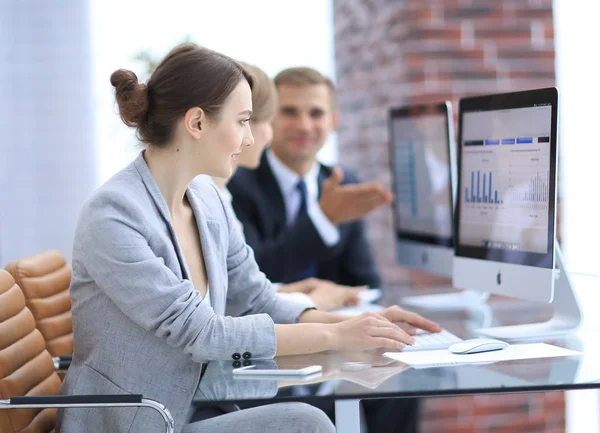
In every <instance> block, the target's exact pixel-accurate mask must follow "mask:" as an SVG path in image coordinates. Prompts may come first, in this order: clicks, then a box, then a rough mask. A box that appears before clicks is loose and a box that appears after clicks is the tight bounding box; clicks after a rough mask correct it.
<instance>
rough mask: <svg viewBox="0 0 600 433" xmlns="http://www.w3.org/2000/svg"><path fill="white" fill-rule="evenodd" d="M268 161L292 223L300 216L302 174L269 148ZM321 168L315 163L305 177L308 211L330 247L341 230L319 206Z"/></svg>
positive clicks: (336, 240)
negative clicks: (299, 187)
mask: <svg viewBox="0 0 600 433" xmlns="http://www.w3.org/2000/svg"><path fill="white" fill-rule="evenodd" d="M267 162H268V163H269V166H270V167H271V171H272V172H273V175H274V176H275V179H276V180H277V183H278V184H279V189H280V190H281V195H282V196H283V202H284V204H285V210H286V215H287V223H288V225H292V224H293V223H294V221H295V220H296V217H297V216H298V211H299V210H300V204H301V201H302V197H301V194H300V191H298V188H297V186H298V182H299V181H300V176H298V174H297V173H296V172H295V171H293V170H292V169H290V168H289V167H288V166H287V165H285V164H284V163H283V162H281V160H280V159H279V158H277V156H276V155H275V154H274V153H273V152H271V150H267ZM319 170H320V166H319V163H315V165H314V166H313V168H311V169H310V171H309V172H308V173H306V175H305V176H304V178H303V179H304V182H305V183H306V190H307V197H306V212H307V213H308V216H309V218H310V220H311V221H312V223H313V224H314V226H315V227H316V229H317V231H318V232H319V235H320V236H321V239H322V240H323V243H324V244H325V245H327V246H328V247H332V246H334V245H336V244H337V243H338V242H339V241H340V231H339V230H338V228H337V227H336V226H335V225H334V224H333V223H332V222H331V221H330V220H329V218H327V216H325V214H324V213H323V211H322V210H321V206H319Z"/></svg>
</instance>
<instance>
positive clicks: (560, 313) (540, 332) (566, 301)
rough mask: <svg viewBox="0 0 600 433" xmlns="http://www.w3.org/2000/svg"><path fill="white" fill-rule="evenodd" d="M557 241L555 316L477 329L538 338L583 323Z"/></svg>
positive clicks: (503, 335) (491, 334) (486, 333)
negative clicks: (529, 321) (524, 322)
mask: <svg viewBox="0 0 600 433" xmlns="http://www.w3.org/2000/svg"><path fill="white" fill-rule="evenodd" d="M554 245H555V247H554V248H555V250H554V252H555V254H556V262H557V265H558V269H557V270H555V271H554V272H555V276H554V278H555V280H556V281H555V282H554V297H553V299H552V302H551V303H552V305H553V307H554V314H553V316H552V317H551V318H550V319H549V320H547V321H546V322H541V323H530V324H526V325H512V326H498V327H494V328H482V329H478V330H477V333H478V334H481V335H483V336H486V337H491V338H497V339H500V340H506V341H515V340H531V339H536V340H539V339H544V338H548V337H556V336H560V335H565V334H568V333H570V332H573V331H576V330H577V329H578V328H579V327H580V326H581V323H582V321H583V312H582V310H581V306H580V305H579V301H578V300H577V296H576V295H575V292H574V290H573V286H572V284H571V279H570V278H569V274H568V272H567V269H566V267H565V262H564V258H563V255H562V252H561V249H560V246H559V245H558V241H555V242H554Z"/></svg>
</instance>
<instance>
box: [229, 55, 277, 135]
mask: <svg viewBox="0 0 600 433" xmlns="http://www.w3.org/2000/svg"><path fill="white" fill-rule="evenodd" d="M238 63H239V64H240V65H241V66H242V68H244V70H245V71H246V72H247V73H248V74H250V76H252V78H253V83H252V84H253V85H252V121H253V122H257V123H260V122H270V121H271V120H272V119H273V117H275V111H276V109H277V90H276V89H275V84H273V80H271V79H270V78H269V76H268V75H267V74H266V73H265V72H264V71H263V70H262V69H260V68H258V67H256V66H253V65H249V64H247V63H244V62H238Z"/></svg>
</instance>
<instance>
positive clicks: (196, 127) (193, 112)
mask: <svg viewBox="0 0 600 433" xmlns="http://www.w3.org/2000/svg"><path fill="white" fill-rule="evenodd" d="M183 125H184V127H185V130H186V131H187V132H188V133H189V134H190V135H191V136H192V138H194V139H196V140H198V139H199V138H200V137H201V136H202V128H203V126H205V125H206V113H205V112H204V110H203V109H202V108H200V107H194V108H190V109H189V110H188V111H187V112H186V113H185V116H184V118H183Z"/></svg>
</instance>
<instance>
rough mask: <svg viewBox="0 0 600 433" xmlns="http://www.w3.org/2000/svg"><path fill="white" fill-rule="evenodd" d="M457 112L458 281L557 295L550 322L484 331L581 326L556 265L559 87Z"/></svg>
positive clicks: (477, 100) (535, 295)
mask: <svg viewBox="0 0 600 433" xmlns="http://www.w3.org/2000/svg"><path fill="white" fill-rule="evenodd" d="M458 117H459V118H458V120H459V123H458V125H459V130H458V140H459V151H458V193H457V206H456V218H455V221H456V224H455V233H456V234H455V239H456V246H455V258H454V271H453V283H454V286H456V287H459V288H464V289H470V290H481V291H485V292H493V293H497V294H501V295H506V296H510V297H516V298H521V299H528V300H532V301H539V302H552V301H553V299H554V307H555V316H554V317H553V319H551V320H550V321H548V322H544V323H542V324H539V323H538V324H530V325H518V326H513V327H499V328H488V329H487V330H480V331H481V333H482V334H485V335H488V336H493V337H498V338H504V339H508V340H510V339H521V338H538V337H543V336H549V335H559V334H563V333H565V332H568V331H570V330H572V329H575V328H576V327H578V326H579V323H580V322H581V311H580V309H579V305H578V303H577V299H576V298H575V296H574V293H573V292H572V288H571V285H570V282H569V279H568V275H567V273H566V270H565V269H564V267H563V264H562V263H560V262H559V263H558V265H559V268H560V269H561V270H562V272H559V273H557V272H555V257H556V259H557V260H559V261H562V260H561V258H562V256H561V255H560V250H559V249H558V244H557V242H556V240H555V231H556V177H557V141H558V91H557V89H555V88H549V89H539V90H531V91H525V92H515V93H506V94H498V95H489V96H481V97H472V98H464V99H461V100H460V105H459V115H458ZM555 252H556V253H558V254H556V255H555ZM557 278H558V280H556V279H557ZM555 280H556V285H555ZM555 288H556V293H555Z"/></svg>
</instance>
